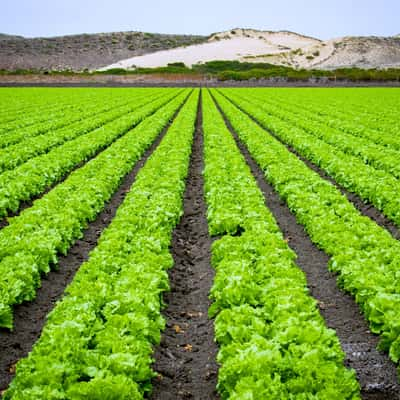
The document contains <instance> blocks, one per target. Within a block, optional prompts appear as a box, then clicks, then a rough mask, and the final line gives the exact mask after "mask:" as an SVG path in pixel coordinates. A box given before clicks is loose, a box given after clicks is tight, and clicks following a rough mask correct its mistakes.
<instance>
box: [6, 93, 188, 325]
mask: <svg viewBox="0 0 400 400" xmlns="http://www.w3.org/2000/svg"><path fill="white" fill-rule="evenodd" d="M187 95H188V91H187V90H186V91H184V92H183V93H181V94H180V95H178V97H176V98H175V99H174V100H172V101H171V102H169V103H168V104H167V105H165V106H163V107H162V108H160V109H159V110H158V111H157V112H156V113H155V114H154V115H152V116H150V117H148V118H146V119H145V120H144V121H142V122H141V123H140V124H139V125H138V126H137V127H136V128H134V129H132V130H130V131H128V132H127V133H126V134H125V135H124V136H122V137H121V138H120V139H118V140H117V141H116V142H115V143H113V144H112V145H111V146H109V147H108V148H107V149H106V150H105V151H103V152H102V153H100V154H99V155H98V156H97V157H96V158H94V159H93V160H91V161H89V162H88V163H87V164H86V165H85V166H83V167H82V168H79V169H78V170H76V171H74V172H73V173H72V174H71V175H70V176H69V177H68V178H67V179H66V180H65V181H64V182H63V183H61V184H59V185H57V186H56V187H55V188H54V189H53V190H51V191H50V192H49V193H47V194H46V195H44V196H43V197H42V198H41V199H39V200H37V201H35V203H34V205H33V206H32V207H30V208H28V209H26V210H24V211H23V212H22V213H21V214H20V215H19V216H18V217H15V218H11V219H10V221H9V222H10V224H9V226H7V227H5V228H3V229H2V230H1V231H0V259H1V261H0V276H1V281H0V285H1V286H0V326H3V327H8V328H12V305H14V304H18V303H21V302H22V301H26V300H31V299H33V298H34V297H35V294H36V288H37V287H38V286H39V284H40V276H41V274H43V273H47V272H48V271H49V270H50V267H51V264H56V263H57V256H58V253H62V254H66V253H67V251H68V249H69V247H70V246H71V245H72V243H73V242H74V241H75V240H76V239H78V238H80V237H82V232H83V230H84V229H85V227H86V225H87V223H88V222H89V221H91V220H93V219H94V218H95V217H96V215H97V214H98V213H99V212H100V211H101V210H102V209H103V208H104V204H105V202H106V201H107V200H108V199H109V198H110V197H111V195H112V194H113V193H114V192H115V190H117V188H118V186H119V184H120V182H121V180H122V178H123V177H124V176H125V175H126V173H127V172H129V171H130V170H131V169H132V168H133V166H134V164H135V163H136V162H137V161H138V160H139V158H140V157H141V156H142V154H143V153H144V151H145V150H146V149H147V148H148V147H149V146H150V145H151V143H152V142H153V141H154V140H155V138H156V137H157V136H158V135H159V134H160V132H161V130H162V129H163V127H164V126H165V125H166V124H167V123H168V121H169V120H170V119H171V118H172V116H173V115H174V113H175V112H176V110H177V109H178V107H179V106H180V105H181V104H182V103H183V102H184V100H185V98H186V97H187ZM127 129H129V128H128V127H127ZM127 129H126V130H127ZM15 265H18V268H17V269H16V268H15Z"/></svg>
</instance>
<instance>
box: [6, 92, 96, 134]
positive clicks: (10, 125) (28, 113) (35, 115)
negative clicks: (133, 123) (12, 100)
mask: <svg viewBox="0 0 400 400" xmlns="http://www.w3.org/2000/svg"><path fill="white" fill-rule="evenodd" d="M21 91H22V93H29V94H30V95H32V92H31V91H29V89H26V88H24V89H21ZM27 91H29V92H27ZM52 94H54V92H53V93H51V92H50V91H49V90H48V89H47V90H46V89H45V91H43V90H42V93H40V92H38V93H35V94H34V95H33V96H32V98H30V100H31V103H32V104H33V105H32V106H31V107H28V108H25V109H23V107H21V104H18V105H15V107H14V109H11V110H9V111H8V112H7V114H6V115H7V118H2V119H1V123H0V134H1V135H4V134H6V133H8V132H10V131H12V130H18V129H21V128H22V129H25V128H27V127H31V126H33V125H38V124H42V129H43V128H44V129H45V126H48V127H51V126H52V123H51V120H53V124H54V120H55V119H57V118H59V117H62V116H63V113H64V112H69V111H71V110H74V109H75V110H77V109H78V110H79V109H80V108H81V107H82V106H87V105H90V104H91V103H92V102H93V100H94V98H95V96H93V93H88V94H87V95H85V94H84V93H82V91H81V92H80V93H79V92H75V93H71V92H67V93H65V90H64V96H62V95H61V94H62V92H59V96H58V97H56V98H54V96H52ZM40 95H42V96H43V97H42V99H41V100H42V101H43V102H44V103H45V104H43V105H40V101H39V102H38V98H37V97H38V96H40ZM0 99H1V100H3V101H9V98H7V97H6V96H4V91H1V92H0ZM38 103H39V104H38ZM77 106H78V107H77ZM21 108H22V110H21ZM10 118H12V119H11V120H10Z"/></svg>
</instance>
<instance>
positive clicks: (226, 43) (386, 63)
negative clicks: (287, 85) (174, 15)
mask: <svg viewBox="0 0 400 400" xmlns="http://www.w3.org/2000/svg"><path fill="white" fill-rule="evenodd" d="M213 60H238V61H242V62H244V61H246V62H254V63H256V62H257V63H260V62H263V63H271V64H277V65H283V66H288V67H293V68H305V69H336V68H351V67H358V68H389V67H399V66H400V37H398V36H393V37H373V36H365V37H343V38H338V39H332V40H328V41H322V40H319V39H316V38H311V37H308V36H304V35H301V34H298V33H294V32H289V31H276V32H274V31H258V30H254V29H241V28H236V29H232V30H231V31H226V32H220V33H216V34H213V35H211V36H210V37H209V38H208V40H207V41H205V42H203V43H199V44H195V45H192V46H188V47H180V48H176V49H171V50H167V51H159V52H155V53H153V54H146V55H142V56H139V57H132V58H129V59H124V60H120V61H119V62H117V63H113V64H111V65H108V66H106V67H105V68H103V69H109V68H134V67H160V66H166V65H167V64H168V63H172V62H183V63H185V64H186V65H188V66H191V65H193V64H197V63H204V62H207V61H213Z"/></svg>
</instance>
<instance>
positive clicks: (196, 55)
mask: <svg viewBox="0 0 400 400" xmlns="http://www.w3.org/2000/svg"><path fill="white" fill-rule="evenodd" d="M279 51H281V50H278V49H277V48H276V47H275V46H270V45H268V44H267V43H265V41H264V40H260V39H253V38H234V39H223V40H219V41H214V42H208V43H203V44H198V45H192V46H187V47H178V48H176V49H171V50H163V51H157V52H155V53H151V54H146V55H143V56H138V57H132V58H128V59H126V60H121V61H119V62H117V63H115V64H111V65H108V66H107V67H105V69H110V68H134V67H135V66H136V67H164V66H166V65H167V64H168V63H173V62H184V63H185V64H186V65H188V66H191V65H193V64H197V63H199V62H207V61H212V60H239V59H240V58H241V57H243V56H254V55H258V54H266V53H277V52H279Z"/></svg>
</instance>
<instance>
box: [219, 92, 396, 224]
mask: <svg viewBox="0 0 400 400" xmlns="http://www.w3.org/2000/svg"><path fill="white" fill-rule="evenodd" d="M227 95H228V96H229V98H230V99H232V101H234V103H235V104H237V105H239V106H240V108H241V109H242V110H244V111H246V112H247V113H250V114H251V115H252V117H254V118H255V119H256V120H257V121H258V122H259V123H260V124H261V125H262V126H263V127H265V128H267V129H268V130H270V131H271V132H273V133H274V134H275V135H276V136H277V137H278V138H279V139H280V140H281V141H282V142H284V143H285V144H287V145H289V146H290V147H292V148H293V149H294V150H295V151H296V152H297V153H298V154H300V155H301V156H303V157H305V158H306V159H308V160H310V161H312V162H313V163H314V164H316V165H317V166H318V167H320V168H321V169H322V170H323V171H324V172H325V173H327V174H328V175H329V176H331V177H332V178H333V179H334V180H335V181H336V182H338V183H339V184H340V185H342V186H343V187H344V188H346V189H347V190H349V191H351V192H353V193H355V194H357V195H358V196H359V197H361V198H362V199H363V200H365V201H368V202H370V203H371V204H373V205H374V206H375V207H376V208H378V209H379V210H381V211H382V212H383V214H384V215H386V216H387V217H388V218H389V219H391V220H392V221H393V222H394V223H395V224H396V225H398V226H400V198H399V196H398V193H400V181H399V180H398V179H397V177H396V176H395V175H396V174H398V171H397V168H396V166H397V162H396V160H397V159H398V157H396V156H395V154H396V152H394V151H392V152H390V151H385V149H379V146H375V147H372V146H370V147H369V149H370V150H371V151H369V150H365V151H364V153H361V152H360V153H359V154H357V155H352V154H350V152H345V151H343V150H341V149H340V147H341V145H339V144H338V143H339V142H341V137H342V136H340V135H337V136H336V135H335V133H332V132H329V131H328V130H327V129H326V130H323V129H319V130H318V131H317V128H315V127H314V126H313V125H314V124H313V122H312V121H310V120H309V119H308V118H307V117H302V116H300V115H298V116H296V118H294V117H288V118H290V120H291V122H289V121H288V120H287V119H288V118H285V119H284V117H283V116H282V117H279V116H278V115H276V114H275V110H274V109H273V108H272V107H269V106H268V105H265V104H263V102H261V101H257V100H253V99H252V98H250V97H246V98H242V97H241V96H238V95H237V94H236V93H233V92H229V94H227ZM282 113H283V114H284V112H282ZM294 119H297V122H293V121H294ZM305 127H307V128H305ZM310 132H312V133H310ZM318 136H323V137H324V139H323V140H322V139H319V138H318ZM328 136H329V139H327V137H328ZM335 136H336V137H335ZM328 140H330V141H332V142H335V145H332V144H329V143H328V142H327V141H328ZM342 145H343V144H342ZM343 146H344V145H343ZM347 148H351V144H350V143H348V145H347ZM365 148H368V145H366V146H365ZM377 149H379V150H377ZM352 152H355V153H356V152H357V150H352ZM367 152H369V153H373V154H374V155H373V156H372V155H371V154H370V158H371V157H374V159H375V161H374V163H373V164H374V165H373V164H372V162H371V164H369V163H368V158H367V156H366V153H367ZM398 154H399V155H400V153H398ZM379 157H382V160H380V161H379ZM386 159H387V162H386V161H385V160H386ZM366 162H367V163H366ZM390 162H393V163H394V165H395V166H394V167H393V168H390V167H389V165H388V164H389V163H390ZM383 165H385V166H386V168H387V169H391V171H390V172H389V171H387V170H385V169H383V167H382V166H383ZM378 167H379V168H378ZM381 168H382V169H381Z"/></svg>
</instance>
